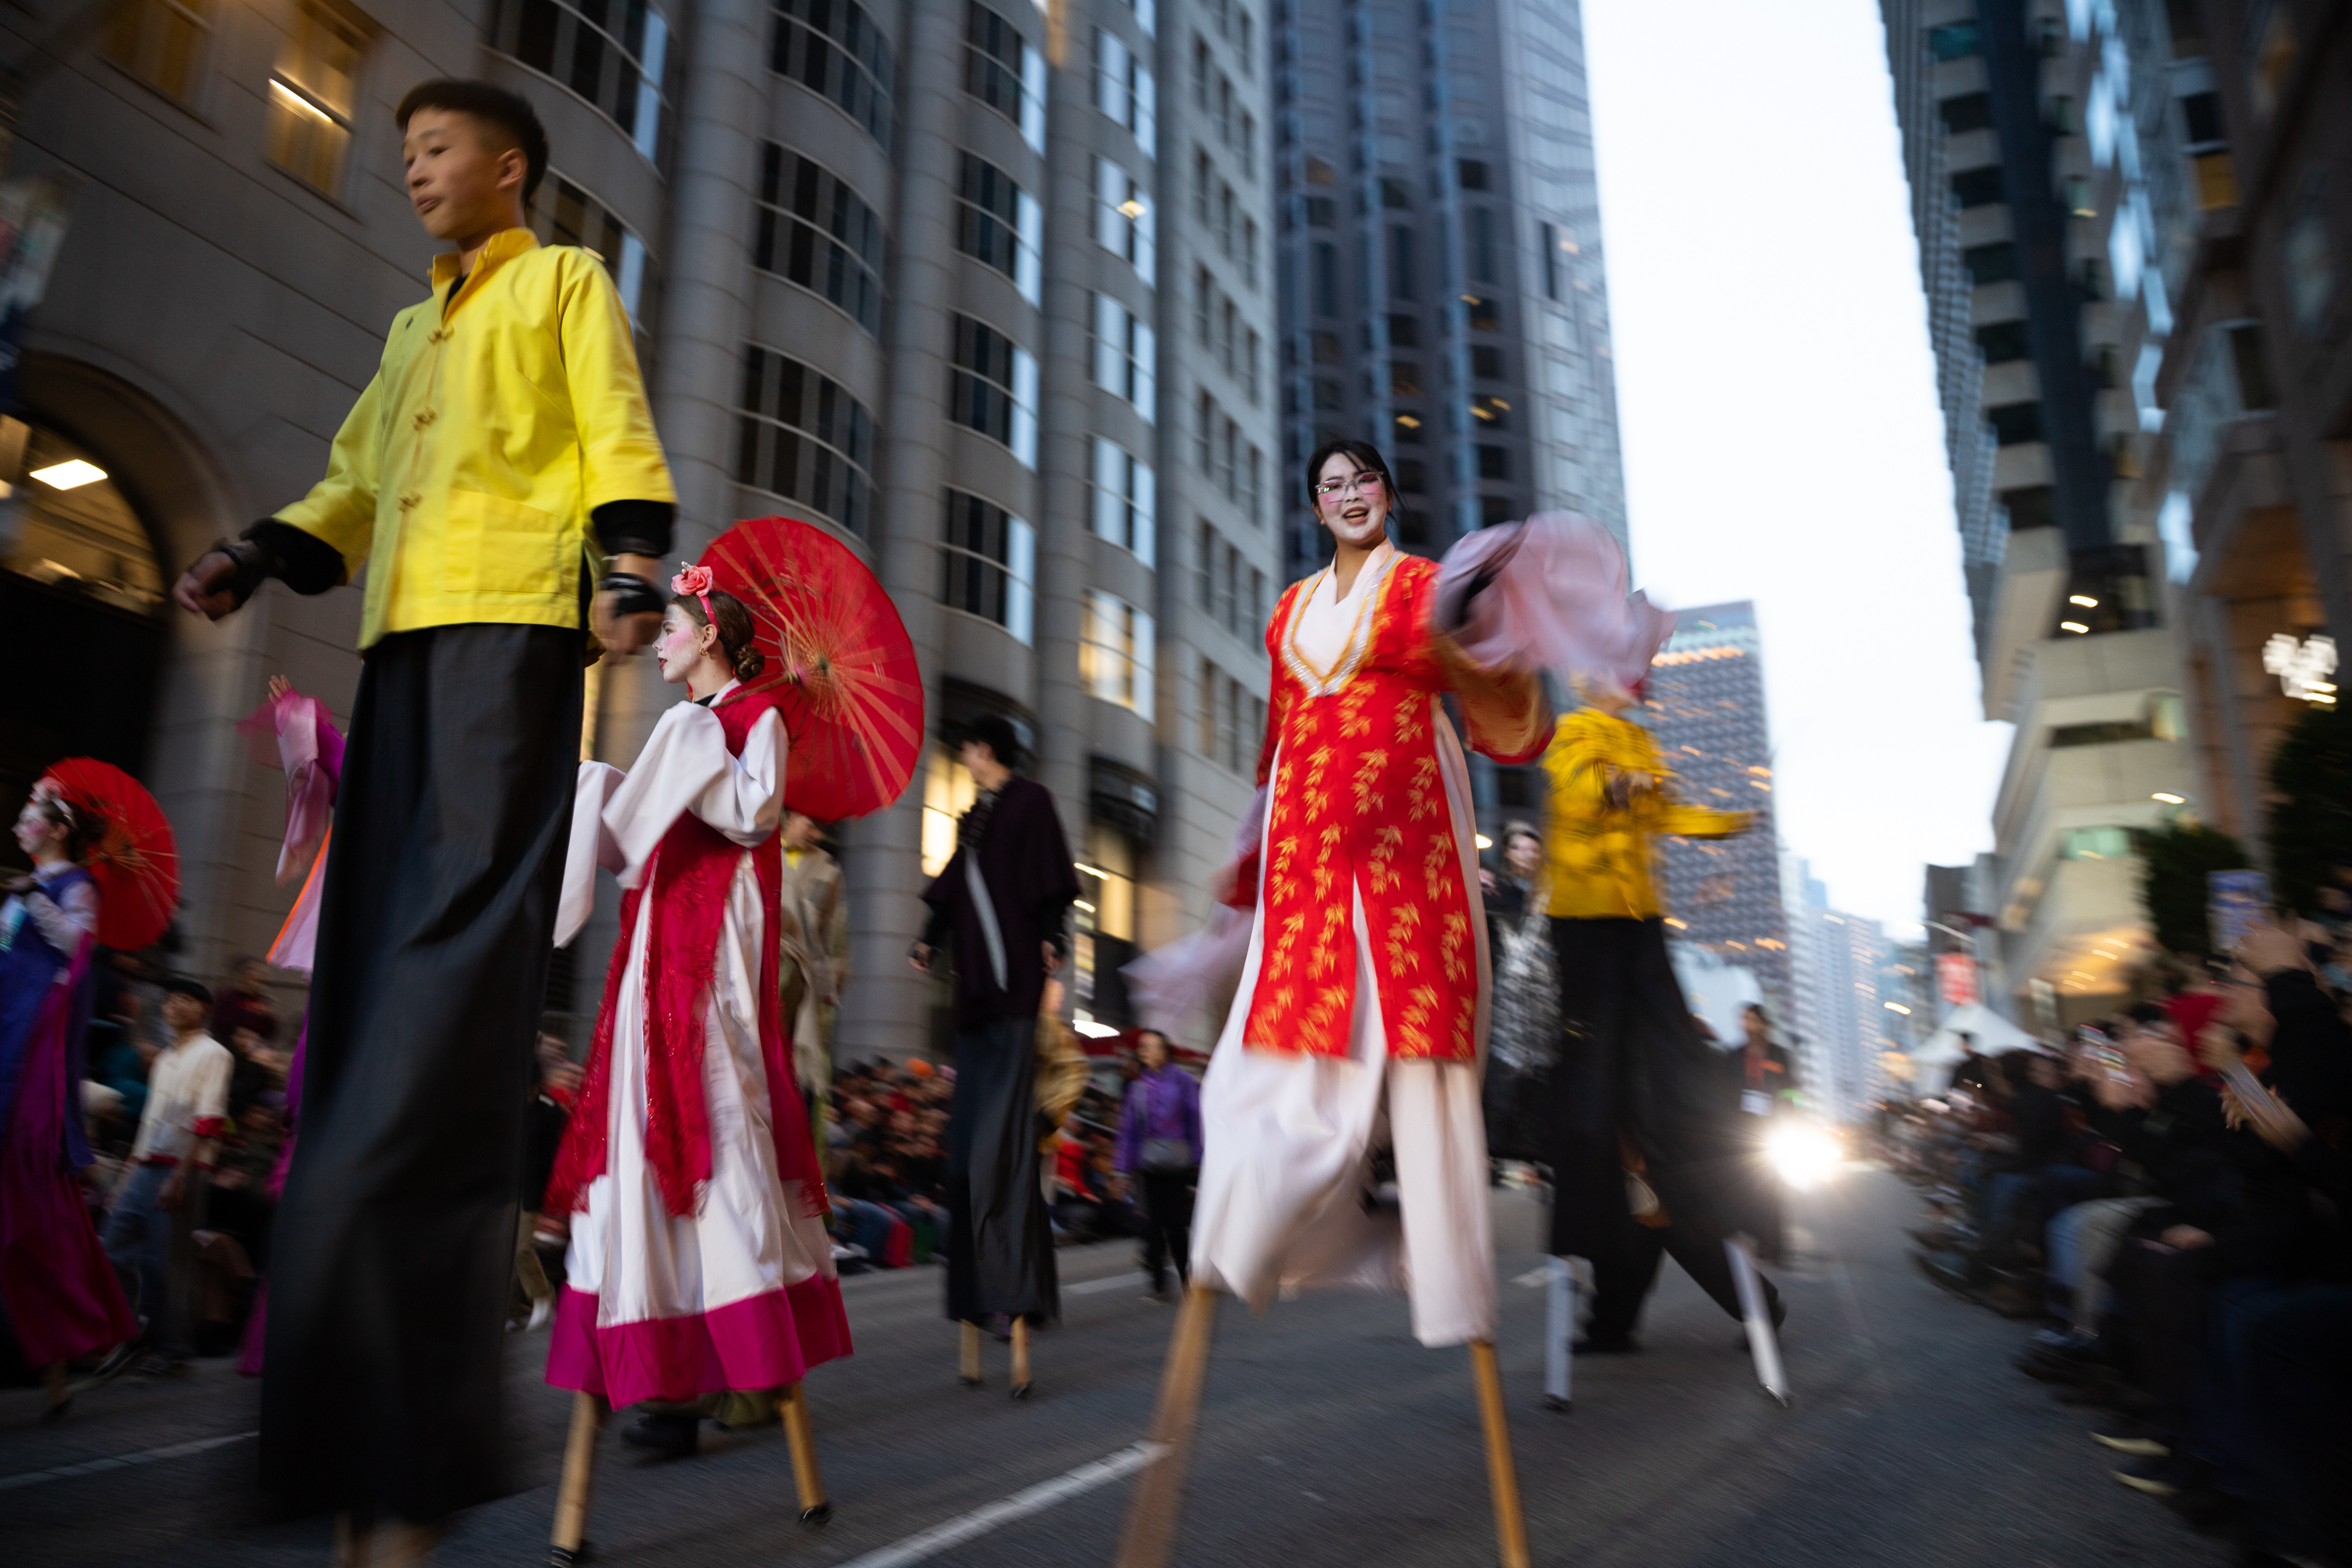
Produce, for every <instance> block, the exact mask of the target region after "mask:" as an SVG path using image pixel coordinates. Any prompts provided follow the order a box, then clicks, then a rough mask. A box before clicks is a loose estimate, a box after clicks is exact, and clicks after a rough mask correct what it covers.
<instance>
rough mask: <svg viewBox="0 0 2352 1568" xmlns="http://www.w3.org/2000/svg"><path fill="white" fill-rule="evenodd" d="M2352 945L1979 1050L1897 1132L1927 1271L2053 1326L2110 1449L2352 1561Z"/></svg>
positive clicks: (2260, 1536)
mask: <svg viewBox="0 0 2352 1568" xmlns="http://www.w3.org/2000/svg"><path fill="white" fill-rule="evenodd" d="M2341 934H2342V933H2340V932H2337V931H2334V930H2331V929H2330V928H2329V927H2327V926H2325V925H2322V926H2315V927H2309V928H2306V929H2304V930H2300V931H2282V930H2280V929H2277V928H2275V927H2271V926H2257V927H2256V928H2254V929H2253V930H2252V931H2250V932H2249V933H2248V934H2247V935H2246V937H2245V938H2244V940H2243V941H2242V942H2241V943H2240V945H2239V947H2238V949H2237V951H2236V953H2235V954H2234V957H2233V960H2232V962H2231V963H2228V964H2226V965H2221V966H2216V967H2215V968H2214V969H2213V970H2212V971H2210V973H2200V975H2199V977H2198V978H2197V979H2196V980H2195V981H2194V982H2189V983H2176V984H2174V985H2172V986H2171V987H2170V988H2169V991H2168V994H2167V995H2166V996H2164V997H2163V999H2161V1000H2155V1001H2149V1002H2146V1003H2142V1004H2139V1005H2135V1006H2133V1007H2131V1008H2130V1009H2129V1010H2128V1011H2127V1012H2126V1014H2125V1015H2124V1016H2120V1017H2116V1018H2110V1019H2105V1020H2102V1021H2100V1022H2099V1023H2097V1024H2095V1025H2093V1026H2087V1027H2084V1028H2082V1029H2079V1030H2078V1031H2077V1032H2076V1036H2075V1037H2074V1040H2072V1041H2071V1042H2070V1043H2069V1044H2068V1045H2067V1046H2066V1047H2065V1048H2064V1049H2063V1050H2051V1051H2046V1052H2045V1051H2038V1050H2024V1049H2021V1050H2015V1051H2011V1052H2009V1053H2007V1054H2004V1055H2001V1056H1998V1057H1991V1058H1987V1057H1983V1056H1979V1055H1977V1054H1976V1053H1975V1052H1974V1050H1973V1049H1972V1048H1971V1050H1970V1051H1969V1055H1968V1057H1967V1058H1965V1059H1964V1060H1962V1061H1961V1062H1960V1063H1959V1064H1958V1068H1957V1069H1956V1071H1955V1072H1954V1074H1953V1077H1952V1080H1951V1083H1950V1086H1949V1087H1948V1089H1946V1090H1945V1091H1944V1092H1943V1093H1942V1094H1941V1095H1939V1096H1937V1097H1936V1098H1933V1099H1929V1100H1923V1101H1921V1102H1919V1103H1918V1104H1916V1105H1915V1106H1913V1107H1911V1108H1910V1109H1909V1110H1908V1111H1907V1112H1906V1114H1905V1115H1904V1116H1903V1117H1902V1118H1901V1119H1900V1121H1899V1122H1898V1124H1897V1125H1896V1126H1895V1129H1894V1132H1895V1150H1894V1152H1895V1154H1896V1156H1897V1162H1898V1164H1899V1165H1900V1166H1901V1167H1902V1168H1905V1169H1906V1172H1907V1173H1909V1174H1910V1175H1911V1176H1912V1177H1913V1178H1914V1179H1915V1180H1916V1181H1917V1182H1919V1183H1920V1184H1922V1185H1924V1186H1925V1187H1927V1190H1928V1197H1929V1203H1930V1207H1931V1210H1932V1211H1933V1212H1932V1214H1931V1216H1930V1219H1929V1221H1928V1223H1927V1224H1926V1225H1924V1226H1921V1227H1919V1228H1918V1229H1916V1230H1915V1231H1914V1232H1913V1233H1912V1234H1913V1237H1914V1238H1915V1239H1916V1241H1917V1242H1918V1243H1919V1250H1918V1253H1917V1255H1916V1256H1917V1258H1918V1262H1919V1265H1920V1267H1921V1268H1923V1269H1924V1270H1925V1271H1926V1272H1927V1275H1928V1276H1929V1277H1930V1278H1931V1279H1935V1280H1936V1281H1937V1283H1938V1284H1940V1285H1943V1286H1945V1287H1947V1288H1948V1289H1952V1290H1954V1291H1957V1292H1959V1293H1961V1294H1964V1295H1966V1296H1968V1297H1969V1298H1970V1299H1972V1300H1978V1301H1980V1302H1982V1303H1983V1304H1985V1305H1986V1306H1988V1307H1990V1308H1992V1309H1994V1310H1999V1311H2000V1312H2003V1313H2005V1314H2007V1315H2009V1316H2011V1317H2014V1318H2017V1319H2021V1320H2026V1321H2036V1322H2039V1323H2040V1324H2042V1326H2041V1327H2039V1328H2038V1329H2037V1331H2035V1332H2034V1333H2033V1334H2032V1338H2031V1340H2030V1341H2029V1342H2028V1343H2027V1344H2026V1346H2025V1347H2024V1349H2023V1351H2022V1352H2021V1354H2020V1355H2019V1357H2018V1358H2017V1365H2018V1368H2019V1370H2020V1371H2021V1372H2022V1373H2025V1374H2026V1375H2028V1376H2030V1377H2033V1378H2036V1379H2039V1380H2041V1381H2042V1382H2043V1383H2046V1384H2050V1385H2051V1386H2052V1388H2053V1392H2054V1393H2055V1394H2056V1396H2057V1397H2058V1398H2059V1399H2060V1400H2061V1401H2062V1402H2063V1403H2065V1404H2067V1405H2074V1406H2078V1407H2081V1408H2082V1409H2084V1412H2085V1413H2086V1415H2090V1416H2091V1417H2092V1422H2091V1426H2092V1429H2091V1432H2090V1434H2089V1436H2090V1437H2091V1438H2092V1439H2093V1440H2094V1441H2095V1444H2096V1445H2097V1447H2092V1446H2091V1445H2090V1444H2086V1445H2085V1451H2084V1452H2085V1460H2086V1462H2088V1461H2090V1460H2092V1459H2095V1458H2096V1459H2099V1460H2102V1461H2103V1462H2105V1464H2106V1465H2107V1467H2108V1468H2110V1469H2111V1471H2112V1472H2113V1474H2114V1476H2115V1479H2116V1480H2117V1481H2119V1482H2121V1483H2122V1484H2124V1485H2126V1486H2129V1487H2131V1488H2133V1489H2136V1490H2138V1491H2140V1492H2143V1493H2145V1494H2147V1495H2148V1496H2149V1497H2151V1498H2155V1499H2158V1500H2162V1501H2163V1502H2164V1503H2165V1504H2166V1505H2168V1506H2169V1507H2170V1508H2172V1509H2173V1510H2175V1511H2176V1512H2177V1513H2179V1515H2180V1516H2181V1517H2182V1518H2183V1519H2184V1520H2185V1521H2188V1522H2189V1524H2191V1525H2192V1526H2193V1527H2196V1528H2198V1529H2200V1530H2205V1531H2212V1532H2215V1533H2221V1534H2223V1535H2225V1536H2227V1537H2228V1538H2230V1539H2231V1540H2233V1541H2235V1542H2237V1544H2238V1545H2239V1547H2240V1549H2241V1551H2242V1553H2243V1554H2244V1555H2243V1560H2244V1561H2246V1562H2248V1563H2295V1564H2302V1565H2305V1568H2309V1565H2313V1564H2342V1563H2346V1562H2352V1507H2347V1504H2352V1487H2347V1485H2345V1478H2346V1477H2347V1475H2352V1466H2347V1421H2346V1415H2347V1411H2352V1229H2347V1218H2352V1161H2347V1152H2346V1151H2345V1150H2344V1148H2343V1147H2342V1142H2343V1137H2344V1133H2345V1131H2346V1129H2347V1119H2352V988H2348V987H2347V978H2352V977H2347V975H2346V974H2345V973H2344V972H2343V970H2342V968H2341V967H2340V963H2341V960H2340V957H2339V954H2340V953H2341V952H2343V951H2344V950H2343V948H2342V947H2341V946H2340V945H2339V943H2338V940H2337V939H2338V938H2339V936H2340V935H2341ZM2314 939H2317V940H2314Z"/></svg>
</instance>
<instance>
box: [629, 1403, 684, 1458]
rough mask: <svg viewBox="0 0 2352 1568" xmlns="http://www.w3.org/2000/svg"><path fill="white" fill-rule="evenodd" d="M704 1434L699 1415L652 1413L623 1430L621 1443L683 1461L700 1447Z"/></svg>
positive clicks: (637, 1419)
mask: <svg viewBox="0 0 2352 1568" xmlns="http://www.w3.org/2000/svg"><path fill="white" fill-rule="evenodd" d="M701 1432H702V1418H701V1417H700V1416H698V1415H673V1414H671V1413H669V1412H667V1411H652V1412H648V1413H647V1414H646V1415H640V1416H638V1417H637V1418H636V1419H635V1421H632V1422H630V1423H629V1424H628V1425H627V1426H624V1427H622V1428H621V1441H622V1442H624V1443H628V1444H632V1445H634V1446H635V1447H640V1448H651V1449H653V1450H655V1451H656V1453H662V1454H667V1455H668V1456H669V1457H670V1458H673V1459H683V1458H688V1457H689V1456H691V1455H692V1454H693V1453H694V1451H695V1449H696V1448H697V1447H699V1445H700V1443H701Z"/></svg>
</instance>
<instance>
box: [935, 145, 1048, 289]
mask: <svg viewBox="0 0 2352 1568" xmlns="http://www.w3.org/2000/svg"><path fill="white" fill-rule="evenodd" d="M962 157H963V168H962V178H961V183H960V184H959V186H958V192H957V194H958V195H959V196H960V197H961V200H960V202H959V203H958V205H957V207H956V247H957V248H958V249H960V250H961V251H963V252H964V253H965V254H966V255H968V256H975V257H978V258H980V259H981V260H982V261H985V262H987V263H988V264H989V265H990V266H991V267H993V268H996V269H997V270H998V271H999V272H1002V273H1003V274H1004V275H1005V276H1006V277H1007V278H1010V279H1013V287H1014V288H1015V289H1019V290H1020V291H1021V297H1022V298H1023V299H1024V300H1028V301H1029V302H1030V303H1031V304H1033V305H1034V304H1036V303H1037V302H1038V300H1039V299H1040V298H1041V292H1040V291H1041V289H1042V287H1043V279H1044V277H1045V268H1044V265H1043V263H1042V262H1041V260H1040V258H1039V252H1040V250H1041V249H1042V247H1043V246H1044V243H1045V210H1044V209H1043V208H1042V207H1040V206H1039V205H1037V198H1036V197H1034V196H1033V195H1030V194H1029V193H1028V192H1026V191H1024V190H1023V189H1022V188H1021V187H1020V186H1019V185H1018V184H1014V183H1013V176H1012V175H1010V174H1006V173H1005V172H1004V171H1003V170H1002V169H1000V168H998V167H997V166H996V165H995V164H993V163H990V162H989V161H988V160H987V159H985V158H980V157H975V156H973V155H972V154H971V153H964V154H963V155H962Z"/></svg>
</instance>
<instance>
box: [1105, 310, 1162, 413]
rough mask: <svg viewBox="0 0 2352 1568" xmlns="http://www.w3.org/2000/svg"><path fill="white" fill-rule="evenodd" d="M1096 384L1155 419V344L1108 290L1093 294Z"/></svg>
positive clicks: (1132, 315)
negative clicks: (1106, 292)
mask: <svg viewBox="0 0 2352 1568" xmlns="http://www.w3.org/2000/svg"><path fill="white" fill-rule="evenodd" d="M1094 328H1095V333H1094V335H1095V353H1094V359H1095V384H1096V385H1097V386H1099V387H1101V388H1103V390H1105V391H1106V392H1109V393H1113V394H1115V395H1118V396H1120V397H1123V398H1125V399H1127V401H1128V402H1129V403H1131V404H1133V405H1135V411H1136V412H1137V413H1138V414H1140V415H1142V416H1143V418H1144V420H1145V422H1146V423H1147V424H1150V423H1156V422H1157V421H1158V413H1157V410H1158V407H1159V401H1160V399H1159V388H1158V385H1157V383H1156V379H1155V378H1156V376H1157V374H1158V371H1157V364H1158V345H1157V342H1156V341H1155V338H1154V335H1153V333H1152V331H1151V329H1150V327H1148V326H1146V325H1144V324H1143V322H1142V321H1139V320H1138V319H1137V317H1136V315H1135V313H1134V312H1133V311H1131V310H1129V309H1128V308H1127V307H1126V306H1124V305H1122V304H1120V303H1119V302H1118V300H1114V299H1112V298H1111V297H1110V296H1109V295H1108V294H1097V295H1096V296H1095V309H1094Z"/></svg>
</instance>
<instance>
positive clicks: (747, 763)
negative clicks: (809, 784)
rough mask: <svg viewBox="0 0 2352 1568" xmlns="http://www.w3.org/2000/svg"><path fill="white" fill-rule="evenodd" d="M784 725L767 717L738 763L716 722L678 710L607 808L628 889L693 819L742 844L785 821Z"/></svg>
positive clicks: (706, 714)
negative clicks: (676, 828)
mask: <svg viewBox="0 0 2352 1568" xmlns="http://www.w3.org/2000/svg"><path fill="white" fill-rule="evenodd" d="M783 784H784V734H783V725H782V721H779V720H778V719H777V717H776V715H775V714H774V713H772V712H771V713H764V714H762V715H761V717H760V720H759V721H758V722H757V723H755V724H754V725H752V727H751V733H750V734H749V735H747V736H746V737H745V738H744V742H743V754H742V755H741V756H740V757H737V756H734V755H732V754H730V752H728V750H727V732H726V731H725V730H724V729H723V728H721V727H720V725H719V716H718V715H717V714H715V713H713V712H711V711H710V710H709V709H708V708H705V707H702V706H701V705H700V704H698V703H694V702H681V703H679V704H678V705H677V706H676V707H675V708H672V709H671V710H669V711H668V712H667V713H665V714H663V715H662V719H661V722H660V723H658V724H656V725H655V726H654V732H653V734H652V735H651V736H650V737H649V738H648V739H647V740H646V747H645V750H644V751H642V752H639V753H637V765H636V766H635V767H634V768H632V769H631V770H630V771H629V776H628V780H627V782H626V783H625V784H622V785H621V787H620V788H619V789H618V790H617V791H616V792H614V795H613V798H612V799H611V801H610V802H609V803H607V804H606V805H605V807H604V827H605V830H606V831H607V832H609V833H610V834H611V835H612V837H613V841H614V844H615V845H617V846H618V847H619V850H620V857H621V861H622V869H621V886H623V887H624V888H634V887H635V886H636V885H637V884H638V883H639V882H641V881H643V880H644V879H645V873H646V863H647V862H648V861H650V860H652V858H653V856H654V851H655V850H656V848H658V847H660V846H661V841H662V835H663V834H665V833H667V832H668V831H669V829H670V824H672V823H674V822H676V821H677V819H678V818H679V817H680V816H685V815H687V814H688V813H691V814H692V815H694V816H698V817H700V818H701V819H702V820H703V821H705V822H707V823H709V825H710V826H712V827H714V828H716V829H718V830H719V832H720V833H723V834H725V835H726V836H727V837H730V838H731V839H733V840H734V841H735V842H736V843H738V844H743V845H751V844H757V843H759V842H760V841H761V839H763V838H765V837H768V835H770V834H771V833H773V832H774V831H775V830H776V826H777V824H778V823H780V822H781V821H782V819H783V804H784V799H783V797H784V788H783Z"/></svg>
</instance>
